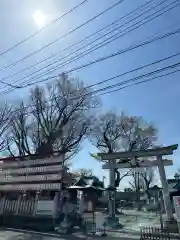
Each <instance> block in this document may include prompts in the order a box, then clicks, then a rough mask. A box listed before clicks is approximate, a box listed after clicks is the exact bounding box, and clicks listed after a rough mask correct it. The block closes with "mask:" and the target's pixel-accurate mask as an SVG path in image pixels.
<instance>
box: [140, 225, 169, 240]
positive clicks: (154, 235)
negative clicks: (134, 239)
mask: <svg viewBox="0 0 180 240" xmlns="http://www.w3.org/2000/svg"><path fill="white" fill-rule="evenodd" d="M144 239H150V240H151V239H152V240H156V239H160V240H170V235H169V231H168V228H158V227H142V228H141V237H140V240H144Z"/></svg>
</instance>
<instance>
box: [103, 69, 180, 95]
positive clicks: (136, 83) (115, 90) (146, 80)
mask: <svg viewBox="0 0 180 240" xmlns="http://www.w3.org/2000/svg"><path fill="white" fill-rule="evenodd" d="M177 72H180V69H177V70H175V71H172V72H170V73H166V74H162V75H159V76H156V77H152V78H149V79H145V80H142V81H140V82H135V83H132V84H129V85H126V86H124V87H120V88H117V89H114V90H110V91H107V92H105V93H101V94H99V96H101V95H105V94H109V93H113V92H117V91H120V90H122V89H125V88H129V87H132V86H135V85H139V84H142V83H146V82H150V81H153V80H154V79H157V78H161V77H166V76H169V75H172V74H174V73H177Z"/></svg>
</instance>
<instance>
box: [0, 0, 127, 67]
mask: <svg viewBox="0 0 180 240" xmlns="http://www.w3.org/2000/svg"><path fill="white" fill-rule="evenodd" d="M123 1H124V0H120V1H118V2H116V3H115V4H113V5H111V6H110V7H108V8H106V9H105V10H103V11H102V12H100V13H98V14H97V15H95V16H94V17H92V18H90V19H89V20H87V21H85V22H84V23H82V24H81V25H79V26H77V27H75V28H73V29H72V30H71V31H69V32H67V33H66V34H64V35H63V36H61V37H59V38H57V39H55V40H54V41H52V42H50V43H48V44H47V45H45V46H43V47H42V48H40V49H38V50H36V51H34V52H32V53H30V54H28V55H26V56H25V57H23V58H21V59H19V60H17V61H16V62H14V63H11V64H10V65H7V66H5V67H3V68H1V69H0V71H4V70H5V69H8V68H11V67H14V66H15V65H17V64H18V63H21V62H23V61H24V60H26V59H27V58H29V57H31V56H33V55H35V54H37V53H39V52H41V51H42V50H44V49H46V48H47V47H50V46H51V45H53V44H54V43H56V42H58V41H60V40H62V39H63V38H65V37H67V36H68V35H70V34H72V33H74V32H75V31H77V30H78V29H80V28H82V27H84V26H85V25H87V24H88V23H90V22H92V21H94V20H95V19H96V18H98V17H100V16H102V15H104V14H105V13H106V12H108V11H110V10H111V9H113V8H114V7H116V6H118V5H119V4H121V3H122V2H123Z"/></svg>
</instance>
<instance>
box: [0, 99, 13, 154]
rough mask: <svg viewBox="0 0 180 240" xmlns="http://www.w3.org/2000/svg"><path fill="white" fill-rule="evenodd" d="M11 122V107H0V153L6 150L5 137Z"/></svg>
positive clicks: (5, 105) (2, 104) (4, 105)
mask: <svg viewBox="0 0 180 240" xmlns="http://www.w3.org/2000/svg"><path fill="white" fill-rule="evenodd" d="M10 121H11V107H10V106H8V104H7V103H1V106H0V151H3V150H5V149H6V137H7V130H8V127H9V122H10Z"/></svg>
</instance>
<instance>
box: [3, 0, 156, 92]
mask: <svg viewBox="0 0 180 240" xmlns="http://www.w3.org/2000/svg"><path fill="white" fill-rule="evenodd" d="M149 3H152V0H150V1H147V2H146V3H145V4H143V5H141V6H140V7H138V8H136V9H134V10H133V11H131V12H129V13H128V14H126V15H124V16H122V17H120V18H118V19H117V20H115V21H113V22H112V23H110V24H108V25H106V26H104V27H103V28H100V29H99V30H97V31H95V32H93V33H92V34H90V35H88V36H87V37H85V38H83V39H81V40H79V41H77V42H76V43H74V44H72V45H70V46H68V47H66V48H64V49H62V50H61V51H60V52H58V53H55V54H52V55H50V56H49V57H47V58H45V59H43V60H41V61H39V62H37V63H35V64H33V65H31V66H28V67H26V68H24V69H22V70H20V71H18V72H16V73H14V74H12V75H9V76H7V77H4V78H2V79H1V80H0V81H4V80H7V79H9V78H13V77H15V76H17V75H19V74H20V73H23V72H24V71H26V70H29V69H31V68H34V67H37V66H38V65H39V64H41V63H43V62H45V61H47V60H49V59H51V58H54V57H57V56H58V55H60V54H62V53H63V52H65V51H66V50H69V49H71V48H72V47H75V46H76V45H78V44H80V43H81V44H82V43H83V42H84V41H86V40H88V39H89V38H91V37H93V36H95V35H96V34H99V33H100V32H101V31H103V30H105V29H106V28H109V27H110V26H113V25H115V24H117V23H118V22H119V21H121V20H123V19H124V18H126V17H129V15H131V14H133V13H135V12H137V11H139V10H141V9H142V8H144V7H146V6H148V4H149ZM96 40H97V39H96ZM91 43H92V42H91ZM91 43H90V44H91ZM76 51H77V50H76ZM4 84H6V83H4ZM0 89H1V88H0Z"/></svg>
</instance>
